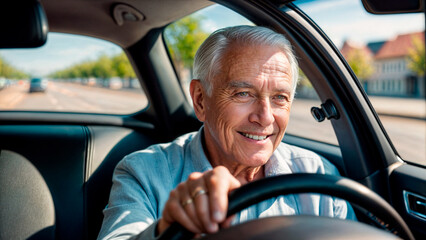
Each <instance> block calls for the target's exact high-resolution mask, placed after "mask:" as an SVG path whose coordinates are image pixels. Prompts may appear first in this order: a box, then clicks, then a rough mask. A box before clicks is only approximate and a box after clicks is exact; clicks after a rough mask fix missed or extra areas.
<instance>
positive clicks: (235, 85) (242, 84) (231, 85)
mask: <svg viewBox="0 0 426 240" xmlns="http://www.w3.org/2000/svg"><path fill="white" fill-rule="evenodd" d="M227 87H228V88H254V86H253V85H252V84H250V83H248V82H240V81H230V82H229V83H228V84H227Z"/></svg>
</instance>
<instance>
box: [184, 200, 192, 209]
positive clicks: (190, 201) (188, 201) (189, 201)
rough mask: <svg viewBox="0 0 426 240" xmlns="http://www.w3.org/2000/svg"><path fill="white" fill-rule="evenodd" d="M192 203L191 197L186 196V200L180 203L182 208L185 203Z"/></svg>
mask: <svg viewBox="0 0 426 240" xmlns="http://www.w3.org/2000/svg"><path fill="white" fill-rule="evenodd" d="M191 203H192V198H188V199H186V201H182V202H181V205H182V207H183V208H184V207H185V206H186V205H188V204H191Z"/></svg>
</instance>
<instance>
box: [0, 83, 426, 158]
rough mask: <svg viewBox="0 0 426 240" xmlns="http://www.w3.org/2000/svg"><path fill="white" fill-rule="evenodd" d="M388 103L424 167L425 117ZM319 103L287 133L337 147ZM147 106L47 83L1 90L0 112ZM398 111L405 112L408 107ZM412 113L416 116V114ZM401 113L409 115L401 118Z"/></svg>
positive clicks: (300, 113)
mask: <svg viewBox="0 0 426 240" xmlns="http://www.w3.org/2000/svg"><path fill="white" fill-rule="evenodd" d="M389 101H391V100H389V99H379V98H376V99H372V102H373V105H374V106H376V105H377V106H378V107H379V108H380V110H382V109H383V111H385V113H386V114H383V115H380V114H379V116H380V120H381V121H382V123H383V125H384V126H385V129H386V131H387V133H388V135H389V136H390V138H391V140H392V142H393V144H394V145H395V147H396V149H397V150H398V152H399V154H400V155H401V157H402V158H403V159H406V160H408V161H412V162H416V163H419V164H422V165H426V139H425V138H426V121H425V120H424V117H423V118H421V117H420V118H416V117H410V118H409V117H395V115H398V114H393V113H391V114H390V112H389V111H391V110H392V109H397V108H396V107H395V106H394V105H395V104H393V107H392V108H389V107H383V106H384V105H383V106H382V105H380V104H384V103H386V104H387V105H386V106H388V105H389ZM404 101H406V100H404V99H402V100H398V103H400V104H403V106H410V107H413V106H412V105H413V104H408V103H404ZM320 104H321V103H320V102H319V100H306V99H296V100H295V102H294V103H293V106H292V110H291V119H290V123H289V126H288V128H287V133H289V134H294V135H298V136H302V137H306V138H310V139H314V140H319V141H323V142H327V143H331V144H336V145H337V139H336V137H335V135H334V131H333V128H332V126H331V124H330V122H329V121H327V120H326V121H324V122H322V123H318V122H316V121H315V120H314V119H313V117H312V116H311V114H310V108H311V107H312V106H319V105H320ZM416 104H418V103H416ZM146 105H147V99H146V97H145V95H144V94H142V93H141V91H140V90H139V89H126V90H110V89H106V88H101V87H89V86H83V85H80V84H74V83H63V82H49V86H48V90H47V91H46V92H45V93H28V85H27V84H21V85H14V86H10V87H8V88H6V89H3V90H1V91H0V110H37V111H52V110H54V111H66V112H93V113H111V114H129V113H133V112H136V111H139V110H140V109H143V108H144V107H145V106H146ZM423 108H424V107H423ZM401 109H402V110H401V111H407V108H403V107H401ZM393 111H395V110H393ZM411 112H414V113H416V114H417V115H418V111H417V112H416V111H411ZM402 113H403V112H402ZM404 114H405V115H407V114H409V113H403V114H401V115H404ZM421 114H424V113H421ZM422 119H423V120H422Z"/></svg>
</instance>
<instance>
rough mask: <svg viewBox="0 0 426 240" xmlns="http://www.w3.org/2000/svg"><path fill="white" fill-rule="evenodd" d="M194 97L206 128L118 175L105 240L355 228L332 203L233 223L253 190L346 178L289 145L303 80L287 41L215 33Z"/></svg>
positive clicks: (245, 31) (301, 199)
mask: <svg viewBox="0 0 426 240" xmlns="http://www.w3.org/2000/svg"><path fill="white" fill-rule="evenodd" d="M194 77H195V79H194V80H192V82H191V85H190V93H191V97H192V100H193V106H194V110H195V113H196V115H197V118H198V119H199V120H200V121H202V122H203V123H204V125H203V127H202V128H201V129H200V130H199V131H198V132H195V133H189V134H186V135H183V136H181V137H179V138H177V139H176V140H175V141H173V142H171V143H168V144H159V145H154V146H151V147H149V148H148V149H145V150H143V151H139V152H136V153H133V154H130V155H129V156H127V157H126V158H124V159H123V160H122V161H121V162H120V163H119V164H118V166H117V168H116V170H115V173H114V178H113V182H114V183H113V187H112V190H111V196H110V200H109V205H108V207H107V208H106V209H105V210H104V216H105V218H104V222H103V226H102V230H101V232H100V235H99V238H103V239H112V238H120V239H122V238H123V237H131V236H134V235H137V234H141V235H140V236H141V237H142V236H143V237H144V238H146V239H155V236H158V234H160V233H162V232H163V231H164V230H165V229H167V227H169V226H170V225H171V224H172V223H173V222H179V223H180V224H181V225H183V226H184V227H185V228H187V229H188V230H190V231H192V232H194V233H213V232H216V231H217V230H218V229H219V226H220V225H221V224H225V225H229V224H230V223H231V221H232V224H234V223H238V222H242V221H246V220H248V219H253V218H258V217H265V216H272V215H277V214H287V215H294V214H312V215H320V216H329V217H338V218H348V219H355V216H354V213H353V210H352V208H351V207H350V206H349V205H348V204H347V203H346V202H345V201H342V200H339V199H335V198H332V197H328V196H322V195H316V194H300V195H289V196H280V197H277V198H273V199H270V200H267V201H264V202H262V203H259V204H257V205H254V206H252V207H250V208H248V209H246V210H244V211H242V212H240V213H239V214H237V215H236V216H234V218H232V219H225V217H226V216H225V214H226V210H227V204H228V198H227V196H228V193H229V192H230V191H232V190H233V189H236V188H238V187H240V186H241V185H244V184H246V183H249V182H251V181H254V180H257V179H260V178H264V177H268V176H274V175H278V174H289V173H299V172H309V173H319V174H338V172H337V170H336V168H335V167H334V166H333V165H332V164H331V163H330V162H328V161H327V160H326V159H324V158H322V157H321V156H319V155H317V154H315V153H313V152H310V151H307V150H304V149H301V148H297V147H294V146H290V145H287V144H284V143H282V142H281V141H282V139H283V137H284V133H285V130H286V127H287V124H288V121H289V116H290V109H291V103H292V101H293V98H294V93H295V88H296V84H297V78H298V65H297V62H296V59H295V57H294V55H293V52H292V48H291V45H290V43H289V42H288V40H287V39H286V38H285V37H284V36H283V35H281V34H278V33H276V32H274V31H272V30H270V29H267V28H263V27H251V26H238V27H230V28H225V29H221V30H218V31H216V32H214V33H213V34H212V35H211V36H210V37H209V38H208V39H207V40H206V41H205V42H204V43H203V44H202V45H201V47H200V49H199V50H198V52H197V54H196V56H195V61H194Z"/></svg>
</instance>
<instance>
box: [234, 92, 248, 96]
mask: <svg viewBox="0 0 426 240" xmlns="http://www.w3.org/2000/svg"><path fill="white" fill-rule="evenodd" d="M237 96H238V97H248V96H249V93H248V92H239V93H237Z"/></svg>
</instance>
